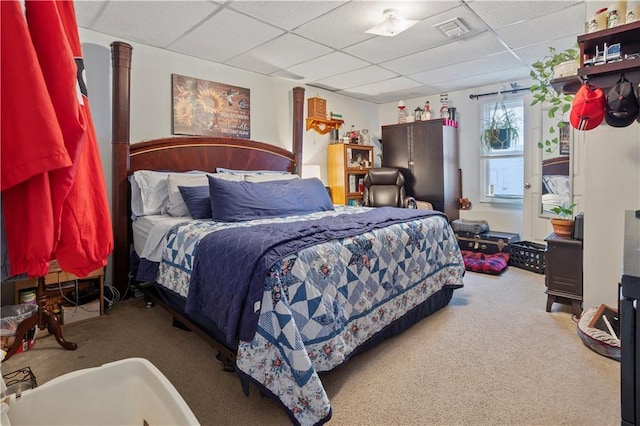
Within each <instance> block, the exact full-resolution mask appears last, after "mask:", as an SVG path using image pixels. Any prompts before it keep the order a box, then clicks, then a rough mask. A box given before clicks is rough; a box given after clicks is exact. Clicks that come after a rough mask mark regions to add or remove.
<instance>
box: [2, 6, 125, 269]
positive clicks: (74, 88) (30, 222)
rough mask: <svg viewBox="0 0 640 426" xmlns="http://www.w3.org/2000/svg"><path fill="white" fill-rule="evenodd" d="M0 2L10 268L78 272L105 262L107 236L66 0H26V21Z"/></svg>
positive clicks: (104, 203) (79, 56)
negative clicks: (51, 265)
mask: <svg viewBox="0 0 640 426" xmlns="http://www.w3.org/2000/svg"><path fill="white" fill-rule="evenodd" d="M0 3H1V4H2V11H1V12H2V37H1V39H2V61H1V62H2V86H1V87H2V145H1V146H2V164H1V165H2V184H1V185H2V198H3V209H4V214H5V225H6V236H7V247H8V252H9V263H10V266H11V274H12V275H17V274H21V273H27V274H28V275H29V276H40V275H44V274H45V273H46V272H47V270H48V262H49V260H51V259H57V260H58V263H59V265H60V267H61V268H62V269H63V270H65V271H68V272H71V273H73V274H75V275H78V276H80V277H82V276H86V275H87V274H89V273H90V272H91V271H93V270H95V269H98V268H100V267H103V266H105V265H106V261H107V257H108V255H109V254H110V253H111V251H112V250H113V235H112V231H111V219H110V214H109V206H108V202H107V198H106V190H105V181H104V175H103V171H102V163H101V161H100V155H99V151H98V146H97V141H96V136H95V131H94V129H93V123H92V120H91V113H90V110H89V104H88V99H87V93H86V85H85V84H84V81H83V75H82V74H83V71H84V65H83V62H82V50H81V45H80V41H79V38H78V30H77V24H76V18H75V11H74V7H73V3H72V2H70V1H59V2H57V1H41V0H37V1H26V2H25V14H26V20H25V15H23V14H22V10H21V7H20V4H19V3H18V2H15V1H2V2H0ZM27 31H28V32H27ZM16 160H19V161H16ZM25 165H27V166H28V167H26V168H27V169H28V170H25Z"/></svg>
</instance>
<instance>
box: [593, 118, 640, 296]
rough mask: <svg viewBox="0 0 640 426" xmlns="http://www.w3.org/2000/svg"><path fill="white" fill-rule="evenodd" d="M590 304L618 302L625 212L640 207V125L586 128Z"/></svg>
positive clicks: (604, 125)
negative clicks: (588, 129) (587, 130)
mask: <svg viewBox="0 0 640 426" xmlns="http://www.w3.org/2000/svg"><path fill="white" fill-rule="evenodd" d="M584 147H585V192H584V201H585V212H584V221H585V223H584V257H583V259H584V306H585V307H591V306H599V305H600V304H602V303H606V304H608V305H609V306H613V307H616V306H617V304H618V298H619V295H618V287H617V285H618V282H620V278H621V275H622V248H623V237H624V211H625V210H638V209H640V124H638V123H636V122H634V123H633V124H631V125H630V126H628V127H624V128H614V127H609V126H607V125H606V124H602V125H600V126H599V127H597V128H596V129H594V130H591V131H589V132H584Z"/></svg>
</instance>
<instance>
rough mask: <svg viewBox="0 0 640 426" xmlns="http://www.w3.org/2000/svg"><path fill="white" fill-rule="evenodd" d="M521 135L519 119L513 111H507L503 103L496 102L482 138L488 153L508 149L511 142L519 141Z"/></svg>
mask: <svg viewBox="0 0 640 426" xmlns="http://www.w3.org/2000/svg"><path fill="white" fill-rule="evenodd" d="M519 135H520V133H519V128H518V125H517V119H516V117H515V116H514V114H513V111H512V110H509V109H507V108H506V107H505V106H504V104H503V103H501V102H496V104H495V106H494V107H493V113H492V114H491V118H490V119H489V120H487V121H486V122H485V126H484V129H483V131H482V134H481V135H480V138H481V140H482V143H483V145H484V146H485V148H486V149H487V150H488V151H491V150H494V149H507V148H509V147H510V146H511V141H514V140H516V139H518V137H519Z"/></svg>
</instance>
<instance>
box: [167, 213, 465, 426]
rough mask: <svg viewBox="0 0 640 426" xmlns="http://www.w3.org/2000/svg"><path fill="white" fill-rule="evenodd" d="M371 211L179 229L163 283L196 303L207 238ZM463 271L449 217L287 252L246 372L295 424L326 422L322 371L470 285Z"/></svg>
mask: <svg viewBox="0 0 640 426" xmlns="http://www.w3.org/2000/svg"><path fill="white" fill-rule="evenodd" d="M366 210H368V209H367V208H354V207H345V208H340V207H338V208H337V209H336V211H333V212H320V213H313V214H311V215H304V216H292V217H288V218H278V219H264V220H257V221H249V222H239V223H219V222H212V221H194V222H190V223H188V224H181V225H177V226H175V227H174V228H172V230H171V231H170V232H169V233H168V235H167V238H166V247H165V248H164V250H163V259H162V262H161V263H160V266H159V272H158V278H157V281H158V283H160V284H161V285H163V286H165V287H167V288H170V289H171V290H173V291H175V292H177V293H179V294H181V295H182V296H184V297H185V298H187V300H189V291H190V286H191V285H192V282H191V276H192V272H193V268H194V264H195V261H194V259H195V258H196V257H197V256H198V247H199V245H200V243H201V242H202V240H203V239H204V238H205V236H207V235H210V234H212V233H215V232H217V231H220V230H223V229H227V228H229V227H236V228H237V227H251V226H256V225H258V224H261V223H264V221H265V220H267V221H276V222H291V223H293V222H299V221H303V220H309V219H310V218H311V219H318V218H321V217H326V216H336V215H343V214H358V213H361V212H364V211H366ZM213 264H215V261H214V262H213ZM237 267H241V266H236V268H237ZM209 270H210V273H212V274H216V273H217V272H216V271H215V270H214V268H213V267H210V268H209ZM463 274H464V261H463V258H462V256H461V254H460V250H459V248H458V243H457V241H456V239H455V235H454V234H453V231H452V230H451V228H450V226H449V224H448V223H447V220H446V218H445V217H442V216H439V215H436V216H429V217H422V218H414V219H407V220H405V221H402V222H399V223H395V224H392V225H389V226H385V227H381V228H375V229H370V230H368V231H366V232H364V233H359V234H357V235H352V236H348V237H344V238H339V239H332V240H329V241H326V242H320V243H317V244H314V245H311V246H308V247H305V248H302V249H300V250H298V251H296V252H294V253H290V254H287V255H285V256H283V257H281V258H279V259H278V260H276V261H275V262H274V263H273V264H271V265H269V267H268V269H267V271H266V273H265V274H264V277H263V279H262V284H261V286H262V289H261V294H262V295H261V300H260V302H259V304H256V306H255V307H256V309H257V312H258V318H257V325H256V332H255V334H254V335H253V337H252V339H250V340H240V342H239V346H238V352H237V360H236V362H237V370H238V374H239V375H240V376H241V377H243V378H245V379H249V380H250V381H251V382H253V383H254V384H256V385H257V386H259V387H260V388H261V389H263V390H264V391H265V393H267V394H270V395H272V396H274V397H276V398H277V399H278V400H279V401H280V403H281V404H282V405H283V406H284V407H285V409H286V410H287V412H288V414H289V416H290V418H291V420H292V421H293V422H294V423H298V424H321V423H323V422H325V421H327V420H328V419H329V418H330V416H331V406H330V403H329V399H328V397H327V394H326V392H325V390H324V388H323V386H322V382H321V381H320V378H319V376H318V372H324V371H330V370H332V369H333V368H335V367H337V366H339V365H341V364H342V363H344V362H345V361H346V360H347V359H348V358H349V356H350V355H351V354H352V353H354V351H355V350H356V349H357V348H358V347H360V346H361V345H363V344H364V343H365V342H367V341H368V340H369V339H370V338H371V337H372V336H374V335H375V334H376V333H378V332H379V331H381V330H382V329H384V328H385V327H386V326H387V325H389V324H391V323H393V322H395V321H397V320H398V319H400V318H401V317H402V316H403V315H405V314H406V313H408V312H409V311H411V310H412V309H413V308H415V307H417V306H419V305H421V304H422V303H423V302H425V301H426V300H427V299H429V298H430V297H431V296H433V295H436V294H437V293H438V292H440V291H441V290H442V289H444V288H445V287H449V288H452V289H455V288H459V287H461V286H462V276H463Z"/></svg>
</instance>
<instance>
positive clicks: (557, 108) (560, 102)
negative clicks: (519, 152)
mask: <svg viewBox="0 0 640 426" xmlns="http://www.w3.org/2000/svg"><path fill="white" fill-rule="evenodd" d="M578 51H579V50H578V47H577V46H575V47H572V48H570V49H566V50H563V51H556V49H555V47H549V53H548V54H547V55H546V56H545V57H544V58H542V60H540V61H536V62H535V63H533V64H532V67H533V71H531V72H530V76H531V78H532V79H533V80H534V84H532V85H531V88H530V89H529V90H530V91H531V93H532V94H533V101H532V102H531V106H533V105H536V104H538V103H539V104H544V103H547V104H549V105H550V108H549V111H548V112H547V116H548V117H549V118H550V119H551V120H552V123H551V125H550V126H549V130H548V132H549V137H548V138H544V137H543V139H544V140H542V141H538V148H540V149H543V150H544V151H545V152H548V153H552V152H554V151H555V150H556V149H558V146H559V144H560V134H561V133H562V128H563V127H566V126H568V125H569V123H568V120H566V119H565V116H566V114H567V113H568V112H569V110H570V109H571V103H572V102H573V95H572V94H564V93H558V92H557V91H556V90H555V89H554V88H553V86H552V85H551V81H552V80H553V79H554V69H556V67H557V66H558V65H560V64H563V63H565V62H569V61H577V60H578Z"/></svg>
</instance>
